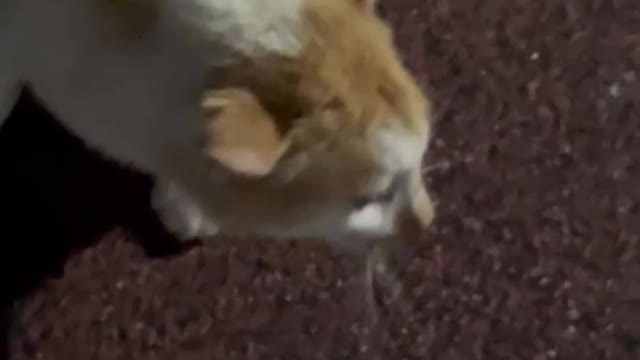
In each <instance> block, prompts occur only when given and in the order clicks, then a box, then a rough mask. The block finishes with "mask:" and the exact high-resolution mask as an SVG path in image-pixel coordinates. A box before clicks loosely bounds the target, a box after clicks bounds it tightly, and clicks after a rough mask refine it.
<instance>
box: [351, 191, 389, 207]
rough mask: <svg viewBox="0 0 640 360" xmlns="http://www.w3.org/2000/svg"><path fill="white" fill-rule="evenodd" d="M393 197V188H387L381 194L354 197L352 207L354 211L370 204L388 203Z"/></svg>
mask: <svg viewBox="0 0 640 360" xmlns="http://www.w3.org/2000/svg"><path fill="white" fill-rule="evenodd" d="M394 195H395V187H394V186H389V187H388V188H387V189H386V190H384V191H383V192H380V193H377V194H372V195H366V196H359V197H356V198H355V199H353V207H354V208H355V209H363V208H364V207H366V206H367V205H370V204H375V203H378V204H386V203H390V202H391V201H393V197H394Z"/></svg>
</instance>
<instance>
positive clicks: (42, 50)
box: [0, 0, 433, 237]
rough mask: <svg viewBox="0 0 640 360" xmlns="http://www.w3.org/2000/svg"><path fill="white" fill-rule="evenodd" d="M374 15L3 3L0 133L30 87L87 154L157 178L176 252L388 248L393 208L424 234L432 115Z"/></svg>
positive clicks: (84, 0)
mask: <svg viewBox="0 0 640 360" xmlns="http://www.w3.org/2000/svg"><path fill="white" fill-rule="evenodd" d="M370 6H371V4H369V2H367V1H358V0H57V1H51V0H4V1H3V2H2V3H0V54H2V55H1V56H0V125H1V122H2V121H3V120H5V118H6V116H7V114H8V112H9V111H10V109H11V107H12V106H13V103H14V102H15V100H16V98H17V96H18V93H19V91H20V89H21V88H23V87H28V88H29V89H30V90H31V91H32V92H33V93H34V94H35V96H36V97H37V98H39V99H40V100H41V102H42V103H43V104H44V105H45V107H46V108H47V109H48V110H50V111H51V112H52V113H53V114H54V115H55V116H56V117H57V118H58V119H59V120H60V121H61V122H62V123H63V124H64V125H65V126H66V127H67V128H68V129H69V130H70V131H71V132H72V133H74V134H75V135H77V136H79V137H80V138H82V139H83V140H84V141H85V143H86V144H87V145H88V146H90V147H92V148H94V149H96V150H98V151H99V152H101V153H103V154H104V155H106V156H108V157H111V158H113V159H115V160H117V161H120V162H122V163H125V164H128V165H131V166H133V167H135V168H137V169H139V170H141V171H143V172H146V173H149V174H151V175H152V176H154V177H155V178H156V180H157V187H156V190H155V195H154V206H155V208H156V209H157V210H158V211H159V213H160V214H161V216H162V217H163V219H164V221H165V224H167V225H168V226H169V227H170V228H171V229H172V230H174V231H175V232H176V233H178V235H180V236H181V237H191V236H198V235H207V234H210V233H213V232H215V231H216V230H217V229H218V228H220V229H221V230H223V231H228V232H230V233H242V234H245V233H246V234H250V233H255V234H259V235H274V236H311V237H316V236H319V237H330V236H334V235H343V234H347V233H349V234H350V233H363V234H373V235H378V234H386V233H388V232H389V231H391V229H392V228H393V226H394V225H393V223H394V218H395V216H396V214H398V213H400V212H402V211H403V209H405V208H408V209H411V211H409V212H410V213H411V214H412V215H413V216H414V217H416V219H418V220H419V222H422V223H423V224H424V225H426V224H428V223H429V222H430V220H431V217H432V216H433V214H432V209H431V204H430V202H429V200H428V197H427V195H426V192H425V191H424V188H423V185H422V182H421V180H419V168H420V160H421V157H422V154H423V153H424V151H425V150H426V146H427V141H428V136H429V134H428V125H427V116H428V106H427V105H428V104H427V103H426V101H425V99H424V98H423V97H422V94H421V93H420V91H419V90H418V88H417V87H416V86H415V84H413V82H412V80H411V78H410V77H409V75H408V74H407V73H406V71H405V70H404V68H403V67H402V66H401V65H400V63H399V61H397V59H396V58H395V53H394V50H393V48H392V46H391V44H390V42H389V43H388V39H387V38H386V37H385V36H386V32H385V31H386V29H385V28H384V27H383V26H382V24H381V23H379V22H378V20H377V18H376V17H375V15H374V13H373V11H372V10H371V9H370ZM376 36H377V37H378V38H377V39H370V37H376ZM333 44H337V45H336V46H334V45H333ZM350 47H353V49H352V50H348V48H350ZM26 141H28V139H27V140H26ZM392 185H393V186H395V187H394V188H393V189H392V188H391V187H392ZM385 192H386V193H390V192H391V195H392V196H391V198H389V199H386V200H385V201H387V202H385V203H384V204H381V203H378V202H377V200H376V199H374V198H375V197H376V196H377V195H380V194H382V195H384V193H385ZM400 193H402V194H404V195H402V194H400ZM399 194H400V195H399ZM395 195H398V196H395ZM363 198H364V199H365V203H364V204H357V202H358V201H359V199H363ZM369 200H370V201H369ZM369 205H373V206H369ZM383 205H384V206H383ZM361 210H363V211H361Z"/></svg>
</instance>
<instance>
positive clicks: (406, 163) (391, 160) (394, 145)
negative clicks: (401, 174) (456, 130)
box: [376, 120, 426, 171]
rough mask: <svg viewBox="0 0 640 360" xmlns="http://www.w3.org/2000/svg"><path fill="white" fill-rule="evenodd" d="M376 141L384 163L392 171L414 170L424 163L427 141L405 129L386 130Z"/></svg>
mask: <svg viewBox="0 0 640 360" xmlns="http://www.w3.org/2000/svg"><path fill="white" fill-rule="evenodd" d="M425 121H426V120H425ZM376 140H377V141H378V146H379V149H380V154H381V158H382V161H383V162H384V164H385V165H386V167H387V169H389V170H391V171H394V170H395V171H402V170H408V169H412V168H415V167H416V166H417V165H418V164H420V163H421V162H422V156H423V154H424V151H425V146H426V141H425V139H423V138H421V137H419V136H416V135H415V134H412V133H410V132H408V131H407V130H405V129H400V128H395V127H393V128H389V129H385V130H384V131H381V132H380V133H379V134H378V136H377V137H376Z"/></svg>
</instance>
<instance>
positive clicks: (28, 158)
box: [0, 0, 640, 360]
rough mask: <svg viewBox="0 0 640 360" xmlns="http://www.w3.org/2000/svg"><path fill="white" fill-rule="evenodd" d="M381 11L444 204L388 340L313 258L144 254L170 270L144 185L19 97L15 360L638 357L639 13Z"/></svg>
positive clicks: (427, 2)
mask: <svg viewBox="0 0 640 360" xmlns="http://www.w3.org/2000/svg"><path fill="white" fill-rule="evenodd" d="M420 3H422V5H415V4H420ZM382 5H383V10H384V13H385V15H386V16H387V17H388V18H389V19H391V20H392V22H393V23H394V25H395V27H396V29H397V35H398V40H399V42H400V44H401V47H402V49H403V51H404V54H406V55H407V56H406V58H407V62H408V63H409V64H410V66H411V68H412V69H414V70H415V71H416V73H418V74H420V77H421V79H422V80H423V81H424V83H425V84H428V85H427V86H428V90H429V93H430V94H431V95H432V97H433V98H434V100H435V104H436V107H437V119H436V126H435V139H434V142H433V146H432V151H431V153H430V156H429V157H428V161H427V166H426V169H425V176H426V177H427V179H428V181H429V183H430V184H431V189H432V192H433V194H434V196H435V197H436V198H437V199H438V201H439V204H440V205H439V215H438V218H437V221H436V224H435V226H434V228H433V230H432V231H431V232H430V233H429V234H425V235H424V241H425V243H426V242H427V241H431V242H432V243H433V245H434V246H433V248H431V249H430V250H427V248H426V247H425V249H424V251H421V252H420V256H418V257H416V258H415V259H414V260H413V261H412V262H411V263H410V264H407V265H406V267H405V269H403V270H404V271H403V272H402V281H403V283H404V284H405V292H404V293H403V296H402V297H401V298H400V299H399V301H396V302H393V303H390V304H389V303H387V304H383V305H381V308H380V323H379V324H378V326H377V327H375V328H374V329H373V330H372V331H371V332H370V333H366V329H367V328H368V327H367V326H368V325H370V321H368V318H367V317H366V316H365V315H366V312H364V311H361V310H362V305H361V304H362V301H361V300H362V297H363V293H362V288H361V287H360V285H359V282H358V277H357V275H358V271H359V266H358V264H356V263H354V262H353V261H351V259H348V258H343V257H338V256H336V255H334V254H332V253H331V252H330V251H329V250H328V249H326V248H323V247H320V246H317V247H312V246H310V245H305V244H291V243H288V244H284V243H271V242H259V241H256V242H247V243H242V244H237V243H236V244H234V243H233V242H229V241H223V240H220V242H217V243H214V244H209V245H208V246H205V247H201V248H194V249H191V250H189V251H186V252H181V253H180V254H178V255H175V256H171V257H157V256H154V257H149V256H145V255H164V254H169V253H174V252H175V250H177V249H176V248H175V246H173V245H174V244H172V243H171V239H169V238H168V237H167V236H166V235H165V234H163V233H162V232H161V231H160V229H159V227H158V225H157V224H154V223H153V217H152V216H151V213H150V212H149V210H148V208H147V207H146V201H147V197H148V184H147V182H148V180H147V179H145V178H143V177H141V176H139V175H135V174H130V173H128V172H126V171H124V170H120V169H117V168H116V167H114V166H113V165H112V164H107V163H106V162H105V161H103V160H101V159H98V158H97V157H95V156H94V155H92V154H89V153H88V152H86V151H84V150H83V149H82V147H81V146H80V145H79V144H78V143H77V142H76V141H75V140H74V139H71V138H70V137H69V136H68V135H66V134H65V133H64V132H63V131H62V130H61V129H59V127H57V125H55V124H54V123H53V122H52V121H51V119H50V118H49V117H47V115H46V114H44V113H43V112H42V110H41V109H39V108H38V107H37V106H36V105H34V104H33V103H31V102H30V101H29V99H28V98H27V97H25V99H23V101H22V103H21V104H20V106H19V107H18V109H17V110H16V112H15V114H14V117H13V118H12V119H11V121H10V123H9V124H7V125H8V126H7V127H6V128H5V129H3V131H2V132H0V166H1V168H2V169H3V170H2V172H3V178H2V181H3V183H2V184H3V186H1V187H0V188H1V189H0V191H1V193H0V199H3V200H1V201H0V209H1V210H0V212H2V213H3V215H2V217H0V219H1V220H0V221H2V223H1V225H2V228H1V230H0V231H1V232H0V238H1V239H2V250H0V254H2V255H3V256H5V258H4V260H5V261H3V262H2V263H3V264H6V266H5V267H6V270H3V271H2V274H3V276H4V278H3V279H2V280H3V284H8V286H7V287H8V289H10V290H11V293H12V296H13V299H15V300H19V299H25V300H24V301H16V302H15V304H18V305H20V306H14V307H13V308H9V307H7V308H6V309H7V310H6V311H3V313H2V314H0V318H7V317H8V315H9V314H10V313H11V310H13V311H12V313H13V315H14V321H13V323H14V327H13V328H12V329H13V331H12V336H11V337H9V336H8V335H6V336H4V338H5V339H10V343H11V344H10V345H11V346H10V352H11V355H12V356H13V359H25V360H26V359H46V360H57V359H61V360H73V359H81V360H84V359H97V360H102V359H167V360H170V359H181V360H182V359H184V360H190V359H193V360H200V359H224V360H233V359H247V360H253V359H260V360H269V359H274V360H275V359H284V360H295V359H305V360H312V359H313V360H315V359H318V360H320V359H356V358H359V357H360V358H363V359H375V358H380V359H393V360H402V359H407V360H409V359H420V360H424V359H434V360H449V359H451V360H453V359H487V360H500V359H508V360H512V359H523V360H525V359H526V360H546V359H548V360H553V359H571V360H572V359H576V360H589V359H612V360H626V359H629V360H634V359H635V360H637V359H640V253H639V250H640V244H638V242H639V241H640V217H639V215H640V186H638V184H639V183H640V101H639V100H638V99H639V97H638V94H640V2H638V1H637V0H563V1H557V0H537V1H531V0H511V1H500V0H493V1H480V0H422V1H419V0H413V1H410V0H394V1H391V0H389V1H387V2H385V3H383V4H382ZM19 118H20V120H23V119H21V118H30V119H29V121H18V119H19ZM34 165H35V166H34ZM5 184H6V185H5ZM4 214H7V215H4ZM11 230H18V231H19V232H18V233H17V235H10V231H11ZM129 240H132V241H129ZM161 240H162V241H161ZM94 243H97V244H94ZM138 243H142V245H143V246H139V245H138ZM92 244H93V245H92ZM75 249H80V250H81V251H80V252H78V253H76V251H75ZM142 249H146V250H148V253H147V254H145V253H144V252H143V251H142ZM67 258H68V261H67V262H66V266H65V267H64V268H63V267H62V265H61V264H64V260H65V259H67ZM10 260H14V261H15V260H17V263H18V264H16V265H10V264H9V261H10ZM63 270H64V271H63ZM52 274H53V275H52ZM55 274H59V276H54V275H55ZM52 276H53V278H52ZM45 279H46V282H45V283H44V284H43V283H42V280H45ZM37 285H39V286H38V287H37V288H36V286H37ZM34 289H36V291H33V290H34ZM25 293H31V295H30V296H28V297H23V296H22V295H23V294H25ZM5 328H6V329H8V327H5Z"/></svg>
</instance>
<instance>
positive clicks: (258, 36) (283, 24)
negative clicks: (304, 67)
mask: <svg viewBox="0 0 640 360" xmlns="http://www.w3.org/2000/svg"><path fill="white" fill-rule="evenodd" d="M168 5H169V6H168V8H169V11H170V12H171V13H174V14H178V15H179V16H180V17H182V18H184V19H186V22H188V23H190V24H192V25H195V26H196V27H200V28H201V29H205V32H204V33H205V34H208V35H209V36H211V37H214V38H216V39H220V38H223V39H225V40H226V41H227V42H229V43H231V44H233V45H234V47H236V48H237V49H240V50H242V51H244V52H249V53H251V52H253V51H254V50H269V51H277V52H280V53H283V54H288V55H295V53H297V52H298V51H299V50H300V48H301V45H302V44H301V41H300V39H299V36H298V35H299V34H301V27H302V24H301V21H300V20H301V16H300V13H301V11H302V10H301V7H302V0H278V1H265V0H249V1H246V0H243V1H238V0H236V1H233V0H190V1H179V0H171V1H169V2H168Z"/></svg>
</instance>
